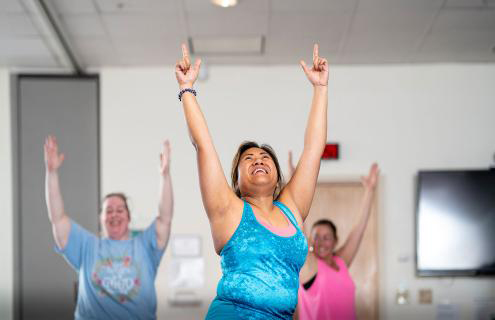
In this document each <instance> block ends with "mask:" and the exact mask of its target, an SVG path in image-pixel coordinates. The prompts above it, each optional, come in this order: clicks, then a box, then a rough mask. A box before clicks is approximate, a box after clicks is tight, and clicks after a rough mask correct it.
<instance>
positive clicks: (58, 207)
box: [44, 136, 70, 249]
mask: <svg viewBox="0 0 495 320" xmlns="http://www.w3.org/2000/svg"><path fill="white" fill-rule="evenodd" d="M44 153H45V199H46V207H47V208H48V218H49V219H50V222H51V224H52V230H53V237H54V239H55V243H56V244H57V247H58V248H59V249H64V248H65V245H66V244H67V241H68V239H69V232H70V219H69V217H68V216H67V214H66V213H65V210H64V200H63V199H62V192H61V191H60V182H59V179H58V169H59V168H60V166H61V165H62V163H63V162H64V155H63V154H59V153H58V144H57V139H56V138H55V137H54V136H48V137H47V138H46V140H45V145H44Z"/></svg>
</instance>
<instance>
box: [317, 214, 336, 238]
mask: <svg viewBox="0 0 495 320" xmlns="http://www.w3.org/2000/svg"><path fill="white" fill-rule="evenodd" d="M317 226H327V227H328V228H330V230H332V231H333V236H334V237H335V239H338V237H337V227H336V226H335V224H334V223H333V222H332V221H330V220H328V219H320V220H318V221H316V222H315V223H313V227H311V229H313V228H314V227H317Z"/></svg>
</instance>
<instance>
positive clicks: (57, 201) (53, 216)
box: [45, 170, 65, 224]
mask: <svg viewBox="0 0 495 320" xmlns="http://www.w3.org/2000/svg"><path fill="white" fill-rule="evenodd" d="M45 198H46V206H47V208H48V218H49V219H50V222H51V223H52V224H56V223H57V222H59V221H60V220H61V219H62V218H64V217H65V211H64V201H63V198H62V192H61V191H60V182H59V178H58V171H57V170H54V171H48V170H47V171H46V176H45Z"/></svg>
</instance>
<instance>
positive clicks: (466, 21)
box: [414, 9, 495, 62]
mask: <svg viewBox="0 0 495 320" xmlns="http://www.w3.org/2000/svg"><path fill="white" fill-rule="evenodd" d="M494 45H495V11H493V10H450V9H444V10H442V11H441V12H440V14H439V15H438V17H437V19H436V21H435V24H434V25H433V28H432V30H431V32H430V33H429V34H428V35H427V37H426V38H425V40H424V42H423V44H422V46H421V49H420V51H419V52H418V53H417V54H416V56H415V57H414V61H428V60H429V59H431V57H438V56H442V57H443V59H445V60H446V61H461V62H465V61H473V62H476V61H495V54H494V53H493V51H492V48H493V46H494Z"/></svg>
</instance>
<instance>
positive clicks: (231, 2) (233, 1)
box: [211, 0, 237, 8]
mask: <svg viewBox="0 0 495 320" xmlns="http://www.w3.org/2000/svg"><path fill="white" fill-rule="evenodd" d="M211 2H212V3H213V4H214V5H217V6H219V7H222V8H228V7H233V6H235V5H237V0H211Z"/></svg>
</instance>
